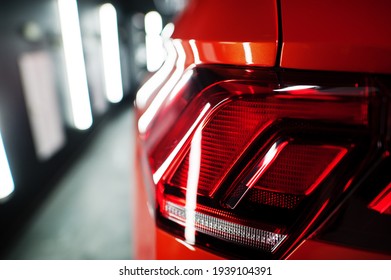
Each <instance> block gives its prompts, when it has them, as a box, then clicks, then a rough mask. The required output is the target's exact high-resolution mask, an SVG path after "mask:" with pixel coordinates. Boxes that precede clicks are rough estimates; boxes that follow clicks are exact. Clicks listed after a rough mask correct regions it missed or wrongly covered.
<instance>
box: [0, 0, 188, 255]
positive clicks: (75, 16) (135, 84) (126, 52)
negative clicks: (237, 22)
mask: <svg viewBox="0 0 391 280" xmlns="http://www.w3.org/2000/svg"><path fill="white" fill-rule="evenodd" d="M185 4H186V0H155V1H153V0H148V1H145V0H143V1H136V0H122V1H120V0H116V1H100V0H78V1H76V0H34V1H31V0H13V1H7V2H5V3H3V5H2V8H1V10H0V42H1V43H0V65H1V66H0V257H1V258H2V259H131V258H132V248H131V247H132V246H131V244H132V240H131V239H132V236H131V235H132V234H131V232H132V230H131V227H132V221H131V212H132V205H131V204H132V203H131V198H132V188H133V186H132V182H133V181H132V179H133V178H132V177H133V170H132V169H133V162H132V159H133V155H132V153H133V143H134V136H133V135H132V130H133V127H134V123H133V122H134V121H133V115H132V104H133V99H134V97H135V94H136V92H137V90H138V88H139V87H140V85H141V84H142V82H143V80H145V79H146V78H147V77H148V76H149V75H151V74H152V73H153V72H154V71H156V70H157V69H158V68H159V67H160V65H161V64H162V63H163V61H164V55H165V53H164V49H163V48H162V44H161V43H160V44H159V42H160V41H159V40H161V38H160V32H161V31H162V29H163V28H164V27H165V26H166V25H167V24H170V22H172V21H173V19H174V18H175V15H176V14H177V13H178V12H179V11H180V10H181V9H182V8H183V7H184V5H185ZM146 30H147V33H149V34H148V35H146ZM148 30H149V31H148ZM146 36H149V37H150V38H152V40H156V41H154V42H157V43H155V44H154V47H153V48H152V49H150V50H146V43H145V42H146Z"/></svg>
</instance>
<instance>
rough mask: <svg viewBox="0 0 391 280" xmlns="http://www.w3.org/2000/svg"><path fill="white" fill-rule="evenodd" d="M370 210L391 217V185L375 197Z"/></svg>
mask: <svg viewBox="0 0 391 280" xmlns="http://www.w3.org/2000/svg"><path fill="white" fill-rule="evenodd" d="M369 208H370V209H372V210H375V211H377V212H379V213H381V214H388V215H391V183H389V184H388V185H387V187H385V188H384V189H383V190H382V191H381V192H380V193H379V194H378V195H377V196H376V197H375V199H374V200H373V201H372V202H371V203H370V204H369Z"/></svg>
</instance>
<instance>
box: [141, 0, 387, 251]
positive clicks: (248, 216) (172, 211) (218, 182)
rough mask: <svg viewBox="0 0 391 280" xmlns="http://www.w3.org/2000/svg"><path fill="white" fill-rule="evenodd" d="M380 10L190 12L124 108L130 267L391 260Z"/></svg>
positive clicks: (257, 7) (296, 5)
mask: <svg viewBox="0 0 391 280" xmlns="http://www.w3.org/2000/svg"><path fill="white" fill-rule="evenodd" d="M390 14H391V2H390V1H386V0H384V1H382V0H379V1H339V0H332V1H312V0H296V1H290V0H263V1H259V0H244V1H237V0H225V1H206V0H193V1H190V2H189V3H188V5H187V7H186V9H185V10H184V11H183V12H182V13H181V14H180V15H179V16H178V17H177V19H176V21H175V31H174V33H173V35H172V36H171V39H170V40H168V41H167V42H166V43H165V46H166V50H167V53H168V56H167V59H166V61H165V63H164V65H163V66H162V67H161V68H160V70H159V71H158V72H156V74H155V75H154V76H153V77H152V78H151V79H150V80H149V81H147V82H146V83H145V85H144V86H143V87H142V88H141V89H140V91H139V92H138V94H137V97H136V102H135V103H136V109H135V111H136V120H137V124H136V128H137V133H136V135H137V159H136V167H137V168H136V169H137V189H136V194H137V195H136V197H135V201H134V203H135V211H136V216H135V225H134V228H135V230H136V232H135V246H136V255H135V256H136V257H137V258H141V259H147V258H158V259H183V258H184V259H216V258H234V259H237V258H245V259H384V258H385V259H391V241H390V239H389V238H390V237H391V158H390V144H391V102H390V97H391V91H390V90H391V79H390V78H391V76H390V74H391V21H390Z"/></svg>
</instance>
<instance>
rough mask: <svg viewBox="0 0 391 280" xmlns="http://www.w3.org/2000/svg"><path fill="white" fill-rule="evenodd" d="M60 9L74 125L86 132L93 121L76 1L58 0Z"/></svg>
mask: <svg viewBox="0 0 391 280" xmlns="http://www.w3.org/2000/svg"><path fill="white" fill-rule="evenodd" d="M58 9H59V15H60V23H61V34H62V40H63V47H64V54H65V63H66V72H67V77H68V86H69V94H70V101H71V107H72V108H71V110H72V118H73V124H74V126H75V127H76V128H77V129H80V130H85V129H88V128H89V127H90V126H91V125H92V122H93V120H92V112H91V104H90V97H89V92H88V84H87V75H86V67H85V62H84V55H83V45H82V40H81V32H80V23H79V14H78V8H77V3H76V0H58Z"/></svg>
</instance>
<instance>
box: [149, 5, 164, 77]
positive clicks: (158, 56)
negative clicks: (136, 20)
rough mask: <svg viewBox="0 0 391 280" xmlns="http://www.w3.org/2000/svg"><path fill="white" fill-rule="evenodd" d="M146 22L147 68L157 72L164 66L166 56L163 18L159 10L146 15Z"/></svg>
mask: <svg viewBox="0 0 391 280" xmlns="http://www.w3.org/2000/svg"><path fill="white" fill-rule="evenodd" d="M144 24H145V33H146V35H145V47H146V54H147V70H148V71H149V72H155V71H157V70H158V69H159V68H160V66H162V64H163V62H164V59H165V57H166V53H165V51H164V47H163V39H162V37H161V33H162V30H163V20H162V17H161V15H160V14H159V13H158V12H156V11H152V12H149V13H147V14H146V15H145V18H144Z"/></svg>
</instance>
